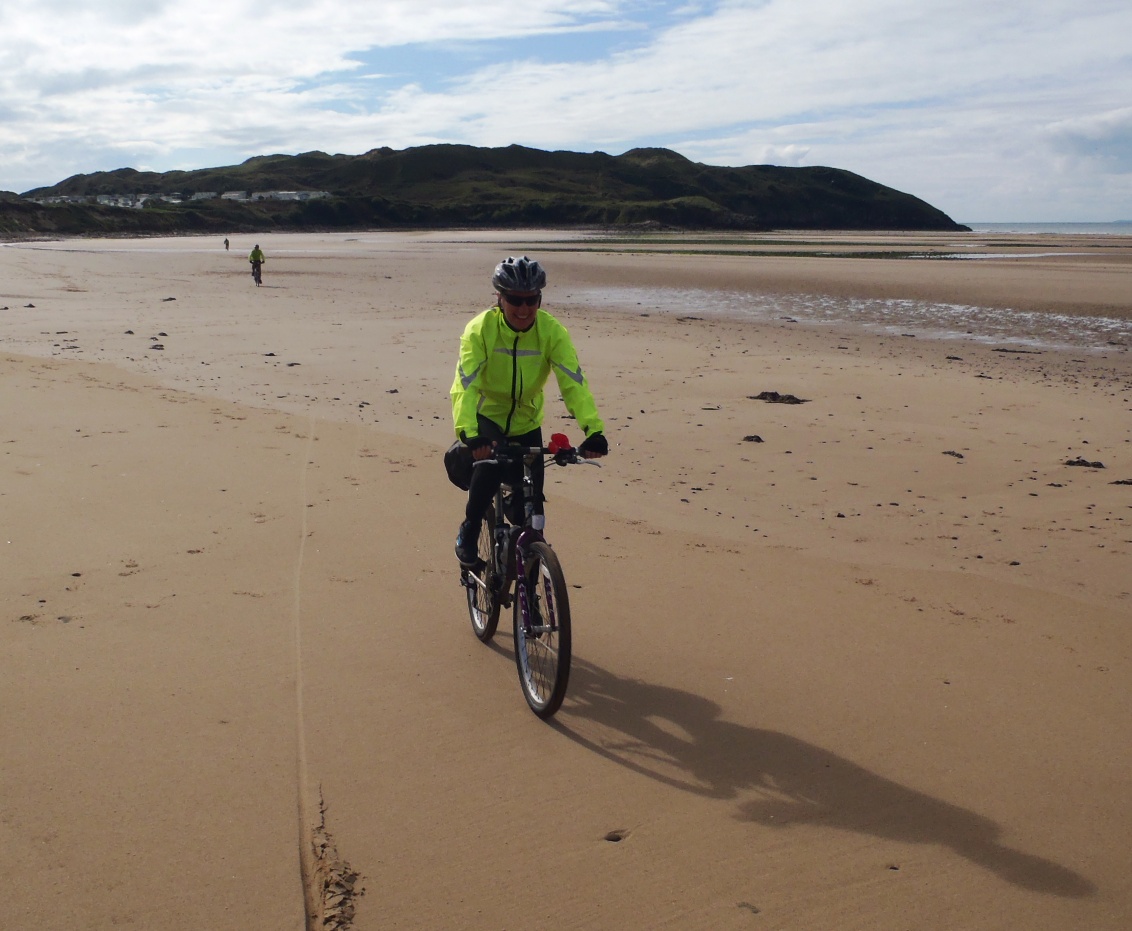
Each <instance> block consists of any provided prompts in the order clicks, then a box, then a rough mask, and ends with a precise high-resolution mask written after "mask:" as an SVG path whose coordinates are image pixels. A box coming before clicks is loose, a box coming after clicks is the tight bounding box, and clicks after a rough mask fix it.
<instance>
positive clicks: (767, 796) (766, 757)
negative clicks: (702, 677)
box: [555, 658, 1096, 898]
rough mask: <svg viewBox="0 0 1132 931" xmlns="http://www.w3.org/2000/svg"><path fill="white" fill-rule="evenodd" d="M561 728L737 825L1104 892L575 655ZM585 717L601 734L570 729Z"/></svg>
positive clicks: (812, 755)
mask: <svg viewBox="0 0 1132 931" xmlns="http://www.w3.org/2000/svg"><path fill="white" fill-rule="evenodd" d="M563 711H564V714H562V715H561V716H560V717H559V718H558V719H556V722H555V726H556V727H557V728H558V729H559V730H560V731H561V732H562V733H563V734H565V735H566V736H567V737H569V738H570V739H571V740H574V741H576V742H577V743H579V744H581V745H583V746H585V747H587V748H589V749H590V750H592V751H593V752H595V753H598V754H600V755H602V756H604V757H606V758H608V759H610V760H614V761H616V762H617V763H619V764H621V765H622V766H625V767H628V768H629V769H631V770H634V771H635V772H638V773H641V774H642V775H646V776H649V777H650V778H653V779H656V780H658V781H660V782H663V783H665V784H667V785H670V786H672V787H674V788H678V789H682V790H684V791H686V792H693V793H695V794H697V795H703V796H707V797H709V798H718V799H741V800H740V803H739V808H738V811H737V814H736V817H737V818H739V819H740V820H743V821H752V822H755V823H758V824H762V825H765V826H767V827H785V826H788V825H792V824H821V825H827V826H829V827H834V828H840V829H842V830H847V831H854V832H857V833H861V834H871V835H873V836H875V837H883V838H889V839H891V840H894V841H899V842H902V843H908V842H914V843H920V844H939V845H943V846H946V847H950V848H951V849H952V850H954V851H955V852H956V853H958V854H959V855H960V856H963V857H965V858H967V859H968V860H970V861H971V862H973V863H977V864H979V865H980V866H983V867H985V868H986V869H988V870H991V871H992V872H994V873H997V874H998V875H999V876H1000V877H1002V878H1003V879H1005V880H1007V881H1008V882H1011V883H1014V884H1015V885H1017V886H1021V887H1023V888H1026V889H1032V890H1035V891H1038V892H1044V893H1048V894H1050V895H1057V896H1063V897H1068V898H1081V897H1084V896H1088V895H1092V894H1093V893H1094V892H1095V891H1096V887H1095V886H1094V885H1093V884H1092V883H1091V882H1089V881H1088V880H1087V879H1085V878H1084V877H1082V876H1079V875H1077V874H1076V873H1074V872H1072V871H1071V870H1068V869H1066V868H1065V867H1063V866H1060V865H1058V864H1056V863H1052V862H1050V861H1049V860H1044V859H1042V858H1041V857H1037V856H1033V855H1032V854H1027V853H1024V852H1022V851H1019V850H1014V849H1013V848H1011V847H1007V846H1005V845H1003V844H1001V843H1000V842H999V841H998V837H999V835H1000V834H1001V829H1000V828H999V826H998V825H997V824H995V823H994V822H993V821H991V820H990V819H988V818H985V817H983V816H982V815H979V814H976V813H975V812H972V811H968V810H966V809H964V808H960V807H958V806H956V805H951V804H949V803H947V802H943V801H940V800H939V799H935V798H932V797H931V796H928V795H924V794H923V793H921V792H917V791H915V790H914V789H909V788H907V787H905V786H902V785H899V784H898V783H895V782H892V781H891V780H889V779H885V778H884V777H883V776H878V775H877V774H875V773H871V772H869V771H868V770H866V769H863V768H862V767H860V766H858V765H857V764H855V763H851V762H850V761H849V760H846V759H843V758H842V757H839V756H837V755H836V754H833V753H830V752H829V751H827V750H823V749H821V748H820V747H815V746H813V745H812V744H808V743H806V742H805V741H802V740H798V739H797V738H795V737H791V736H789V735H788V734H782V733H779V732H777V731H770V730H762V729H759V728H753V727H744V726H742V725H739V724H733V723H731V722H728V721H725V720H721V718H720V712H721V709H720V707H719V706H718V705H717V704H715V702H712V701H709V700H708V699H706V698H702V697H700V696H698V695H693V694H691V693H689V692H684V691H681V690H679V689H674V688H668V687H666V686H660V685H651V684H649V683H647V682H640V681H638V680H635V679H629V678H624V677H621V676H618V675H615V674H614V673H611V672H609V671H607V670H605V669H602V668H600V667H598V666H595V665H593V664H591V663H586V662H583V661H580V660H578V659H577V658H575V660H574V664H573V668H572V671H571V674H570V691H569V693H568V696H567V704H566V707H565V708H564V709H563ZM579 718H580V719H584V720H586V721H589V722H593V723H595V724H597V725H599V726H600V730H598V733H599V734H600V733H601V731H602V730H603V731H604V734H602V736H600V737H598V738H596V739H595V738H593V737H590V736H587V734H591V733H593V732H594V730H595V729H594V728H592V727H589V726H585V725H582V724H581V722H579V724H578V726H575V725H574V723H573V722H575V721H577V720H578V719H579Z"/></svg>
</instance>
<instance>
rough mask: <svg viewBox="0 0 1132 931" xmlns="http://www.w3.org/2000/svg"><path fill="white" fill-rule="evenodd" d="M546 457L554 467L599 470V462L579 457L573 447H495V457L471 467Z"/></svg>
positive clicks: (473, 463) (478, 461)
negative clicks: (582, 467)
mask: <svg viewBox="0 0 1132 931" xmlns="http://www.w3.org/2000/svg"><path fill="white" fill-rule="evenodd" d="M534 456H546V457H548V458H547V462H553V463H554V464H555V465H560V466H567V465H594V466H597V467H598V468H599V469H600V468H601V463H600V462H595V461H594V460H592V459H587V458H586V457H585V456H583V455H581V454H580V453H579V452H578V450H577V448H576V447H574V446H570V447H567V448H566V449H559V450H555V451H554V452H551V450H550V449H549V448H548V447H546V446H497V447H496V450H495V456H493V457H492V458H490V459H476V460H473V462H472V465H473V466H478V465H488V464H492V465H499V464H501V463H502V464H508V463H514V462H519V461H520V460H523V459H526V458H527V457H534Z"/></svg>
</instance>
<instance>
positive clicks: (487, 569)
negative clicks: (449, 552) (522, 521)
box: [464, 505, 499, 643]
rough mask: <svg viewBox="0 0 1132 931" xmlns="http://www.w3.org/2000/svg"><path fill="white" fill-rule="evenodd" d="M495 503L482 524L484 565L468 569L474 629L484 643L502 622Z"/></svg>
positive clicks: (481, 560) (469, 610)
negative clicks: (496, 551) (496, 558)
mask: <svg viewBox="0 0 1132 931" xmlns="http://www.w3.org/2000/svg"><path fill="white" fill-rule="evenodd" d="M494 528H495V507H494V506H493V505H489V506H488V509H487V512H486V513H485V514H484V516H483V522H482V523H481V524H480V540H479V557H480V565H481V568H479V569H478V570H474V571H473V570H472V569H465V570H464V585H465V588H466V590H467V593H468V617H469V619H470V620H471V622H472V632H473V633H474V634H475V635H476V636H477V637H478V638H479V640H480V642H481V643H490V642H491V638H492V637H494V636H495V630H496V628H497V627H498V626H499V598H498V594H497V592H496V590H495V585H496V578H495V559H494V556H493V553H492V549H493V534H494V533H495V529H494Z"/></svg>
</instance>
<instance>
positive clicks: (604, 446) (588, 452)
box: [578, 433, 609, 459]
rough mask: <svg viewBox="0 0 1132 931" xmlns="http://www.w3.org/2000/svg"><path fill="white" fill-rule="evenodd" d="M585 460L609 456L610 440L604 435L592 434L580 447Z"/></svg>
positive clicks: (579, 449)
mask: <svg viewBox="0 0 1132 931" xmlns="http://www.w3.org/2000/svg"><path fill="white" fill-rule="evenodd" d="M578 452H579V453H581V454H582V457H583V458H584V459H600V458H601V457H602V456H608V455H609V440H607V439H606V438H605V435H604V434H602V433H591V434H590V435H589V436H587V437H586V438H585V439H584V440H582V443H581V445H580V446H579V447H578Z"/></svg>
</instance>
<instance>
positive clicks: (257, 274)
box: [248, 242, 267, 287]
mask: <svg viewBox="0 0 1132 931" xmlns="http://www.w3.org/2000/svg"><path fill="white" fill-rule="evenodd" d="M248 261H249V262H251V263H252V277H253V278H254V279H255V283H256V286H257V287H258V286H259V283H260V281H261V279H262V275H263V264H264V262H266V261H267V257H266V256H265V255H264V254H263V250H262V249H261V248H260V247H259V243H258V242H257V243H256V244H255V247H254V248H253V249H252V251H251V255H249V256H248Z"/></svg>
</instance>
